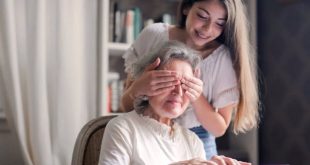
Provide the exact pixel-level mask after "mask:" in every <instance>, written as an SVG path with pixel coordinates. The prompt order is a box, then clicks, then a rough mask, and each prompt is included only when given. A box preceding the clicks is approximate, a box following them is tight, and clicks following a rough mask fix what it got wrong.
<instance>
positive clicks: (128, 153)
mask: <svg viewBox="0 0 310 165" xmlns="http://www.w3.org/2000/svg"><path fill="white" fill-rule="evenodd" d="M173 129H174V131H173V133H172V134H169V132H170V127H169V126H167V125H165V124H162V123H159V122H158V121H156V120H154V119H152V118H149V117H146V116H142V115H139V114H137V112H136V111H131V112H129V113H126V114H124V115H121V116H118V117H116V118H113V119H112V120H111V121H110V122H109V123H108V125H107V127H106V129H105V132H104V135H103V139H102V144H101V151H100V158H99V165H115V164H117V165H128V164H133V165H143V164H146V165H152V164H154V165H159V164H160V165H167V164H170V163H174V162H177V161H181V160H188V159H193V158H201V159H204V158H205V151H204V149H203V144H202V142H201V141H200V140H199V138H198V137H197V136H196V135H195V134H194V133H193V132H191V131H189V130H188V129H186V128H183V127H181V126H180V125H178V124H177V123H175V124H174V125H173Z"/></svg>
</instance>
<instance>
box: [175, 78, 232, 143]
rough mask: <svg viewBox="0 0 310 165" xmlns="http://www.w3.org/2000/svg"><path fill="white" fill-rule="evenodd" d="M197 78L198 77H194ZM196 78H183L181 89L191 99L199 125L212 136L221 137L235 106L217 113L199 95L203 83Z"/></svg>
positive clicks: (221, 109) (219, 110)
mask: <svg viewBox="0 0 310 165" xmlns="http://www.w3.org/2000/svg"><path fill="white" fill-rule="evenodd" d="M196 77H199V76H196ZM196 77H187V76H185V77H183V78H182V80H181V82H182V83H183V85H182V87H183V88H184V89H185V90H186V92H185V94H187V96H188V97H189V98H190V99H191V101H192V105H193V108H194V110H195V113H196V117H197V119H198V121H199V122H200V123H201V125H202V126H203V127H204V128H205V129H206V130H208V131H209V132H210V133H211V134H212V135H214V136H216V137H219V136H222V135H223V134H224V133H225V131H226V130H227V128H228V126H229V123H230V121H231V114H232V110H233V108H234V107H235V106H236V104H230V105H227V106H225V107H223V108H220V109H218V112H217V111H216V110H215V109H214V108H213V107H212V106H211V105H210V103H209V102H208V100H207V99H206V98H205V97H204V96H203V95H202V94H201V93H202V90H203V82H202V81H201V80H200V79H198V78H196Z"/></svg>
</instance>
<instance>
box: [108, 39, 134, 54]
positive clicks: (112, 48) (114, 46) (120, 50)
mask: <svg viewBox="0 0 310 165" xmlns="http://www.w3.org/2000/svg"><path fill="white" fill-rule="evenodd" d="M129 47H130V44H127V43H112V42H109V43H108V49H109V53H110V55H112V56H122V55H123V54H124V53H125V51H126V50H127V49H128V48H129Z"/></svg>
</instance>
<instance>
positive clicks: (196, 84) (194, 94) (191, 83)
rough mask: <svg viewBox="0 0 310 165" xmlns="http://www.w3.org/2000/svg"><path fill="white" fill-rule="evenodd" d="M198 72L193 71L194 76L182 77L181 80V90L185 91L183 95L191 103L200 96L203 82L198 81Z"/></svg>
mask: <svg viewBox="0 0 310 165" xmlns="http://www.w3.org/2000/svg"><path fill="white" fill-rule="evenodd" d="M199 77H200V70H199V69H197V70H195V73H194V76H188V75H183V77H182V79H181V83H182V88H183V89H184V90H185V91H186V92H185V94H186V95H187V96H188V97H189V98H190V100H191V101H192V102H194V101H195V100H197V99H198V98H199V97H200V95H201V94H202V90H203V82H202V81H201V80H200V79H199Z"/></svg>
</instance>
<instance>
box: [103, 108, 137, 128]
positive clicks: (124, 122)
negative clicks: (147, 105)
mask: <svg viewBox="0 0 310 165" xmlns="http://www.w3.org/2000/svg"><path fill="white" fill-rule="evenodd" d="M135 117H136V112H135V111H131V112H127V113H124V114H120V115H118V116H117V117H115V118H113V119H111V120H110V121H109V123H108V125H110V126H111V125H113V126H121V127H123V126H128V125H130V124H131V123H132V122H134V120H135Z"/></svg>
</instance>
